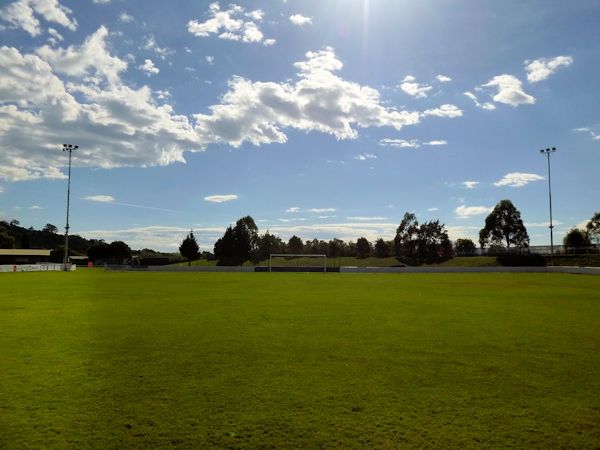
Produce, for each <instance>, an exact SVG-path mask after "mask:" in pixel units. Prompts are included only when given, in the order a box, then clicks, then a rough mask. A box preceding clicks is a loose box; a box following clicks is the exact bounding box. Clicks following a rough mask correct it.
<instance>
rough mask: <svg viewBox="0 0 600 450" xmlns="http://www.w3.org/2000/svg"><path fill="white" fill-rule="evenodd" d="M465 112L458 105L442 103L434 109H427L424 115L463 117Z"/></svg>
mask: <svg viewBox="0 0 600 450" xmlns="http://www.w3.org/2000/svg"><path fill="white" fill-rule="evenodd" d="M462 115H463V112H462V111H461V110H460V109H459V108H458V107H457V106H456V105H449V104H445V105H441V106H439V107H437V108H434V109H427V110H425V111H424V112H423V116H436V117H448V118H455V117H461V116H462Z"/></svg>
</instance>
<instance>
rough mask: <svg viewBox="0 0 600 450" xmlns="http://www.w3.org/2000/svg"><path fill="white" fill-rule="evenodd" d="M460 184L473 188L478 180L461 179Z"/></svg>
mask: <svg viewBox="0 0 600 450" xmlns="http://www.w3.org/2000/svg"><path fill="white" fill-rule="evenodd" d="M461 184H462V185H463V186H464V187H465V188H467V189H475V188H476V187H477V185H478V184H479V181H463V182H462V183H461Z"/></svg>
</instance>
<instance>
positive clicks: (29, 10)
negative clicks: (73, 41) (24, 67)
mask: <svg viewBox="0 0 600 450" xmlns="http://www.w3.org/2000/svg"><path fill="white" fill-rule="evenodd" d="M71 13H72V11H71V10H70V9H69V8H67V7H66V6H63V5H61V4H60V3H59V2H58V0H18V1H16V2H13V3H10V4H9V5H7V6H6V7H4V8H2V9H0V17H2V20H4V21H6V22H8V23H10V24H12V25H13V26H14V27H17V28H21V29H23V30H24V31H26V32H27V33H29V34H30V35H31V36H34V37H35V36H39V35H40V34H41V32H42V29H41V27H40V21H39V20H38V18H37V17H36V15H39V16H42V17H43V18H44V19H45V20H46V21H48V22H53V23H57V24H59V25H62V26H63V27H65V28H68V29H70V30H72V31H75V30H76V29H77V20H75V19H74V18H71V17H69V16H70V15H71Z"/></svg>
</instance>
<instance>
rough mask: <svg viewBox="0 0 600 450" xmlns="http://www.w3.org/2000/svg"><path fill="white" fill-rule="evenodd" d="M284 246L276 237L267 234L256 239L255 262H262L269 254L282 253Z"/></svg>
mask: <svg viewBox="0 0 600 450" xmlns="http://www.w3.org/2000/svg"><path fill="white" fill-rule="evenodd" d="M284 246H285V244H284V243H283V241H282V240H281V238H279V237H278V236H275V235H274V234H271V233H269V231H268V230H267V232H266V233H265V234H263V235H261V236H259V237H258V240H257V242H256V252H255V255H254V260H255V262H259V261H264V260H265V259H267V258H268V257H269V255H270V254H271V253H283V251H284V250H283V248H284Z"/></svg>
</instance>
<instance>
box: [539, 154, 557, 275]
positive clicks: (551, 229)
mask: <svg viewBox="0 0 600 450" xmlns="http://www.w3.org/2000/svg"><path fill="white" fill-rule="evenodd" d="M554 152H556V147H551V148H543V149H541V150H540V153H541V154H542V155H546V156H547V157H548V200H549V202H550V227H549V228H550V261H552V265H554V236H553V229H554V225H552V183H551V178H550V155H551V154H552V153H554Z"/></svg>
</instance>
